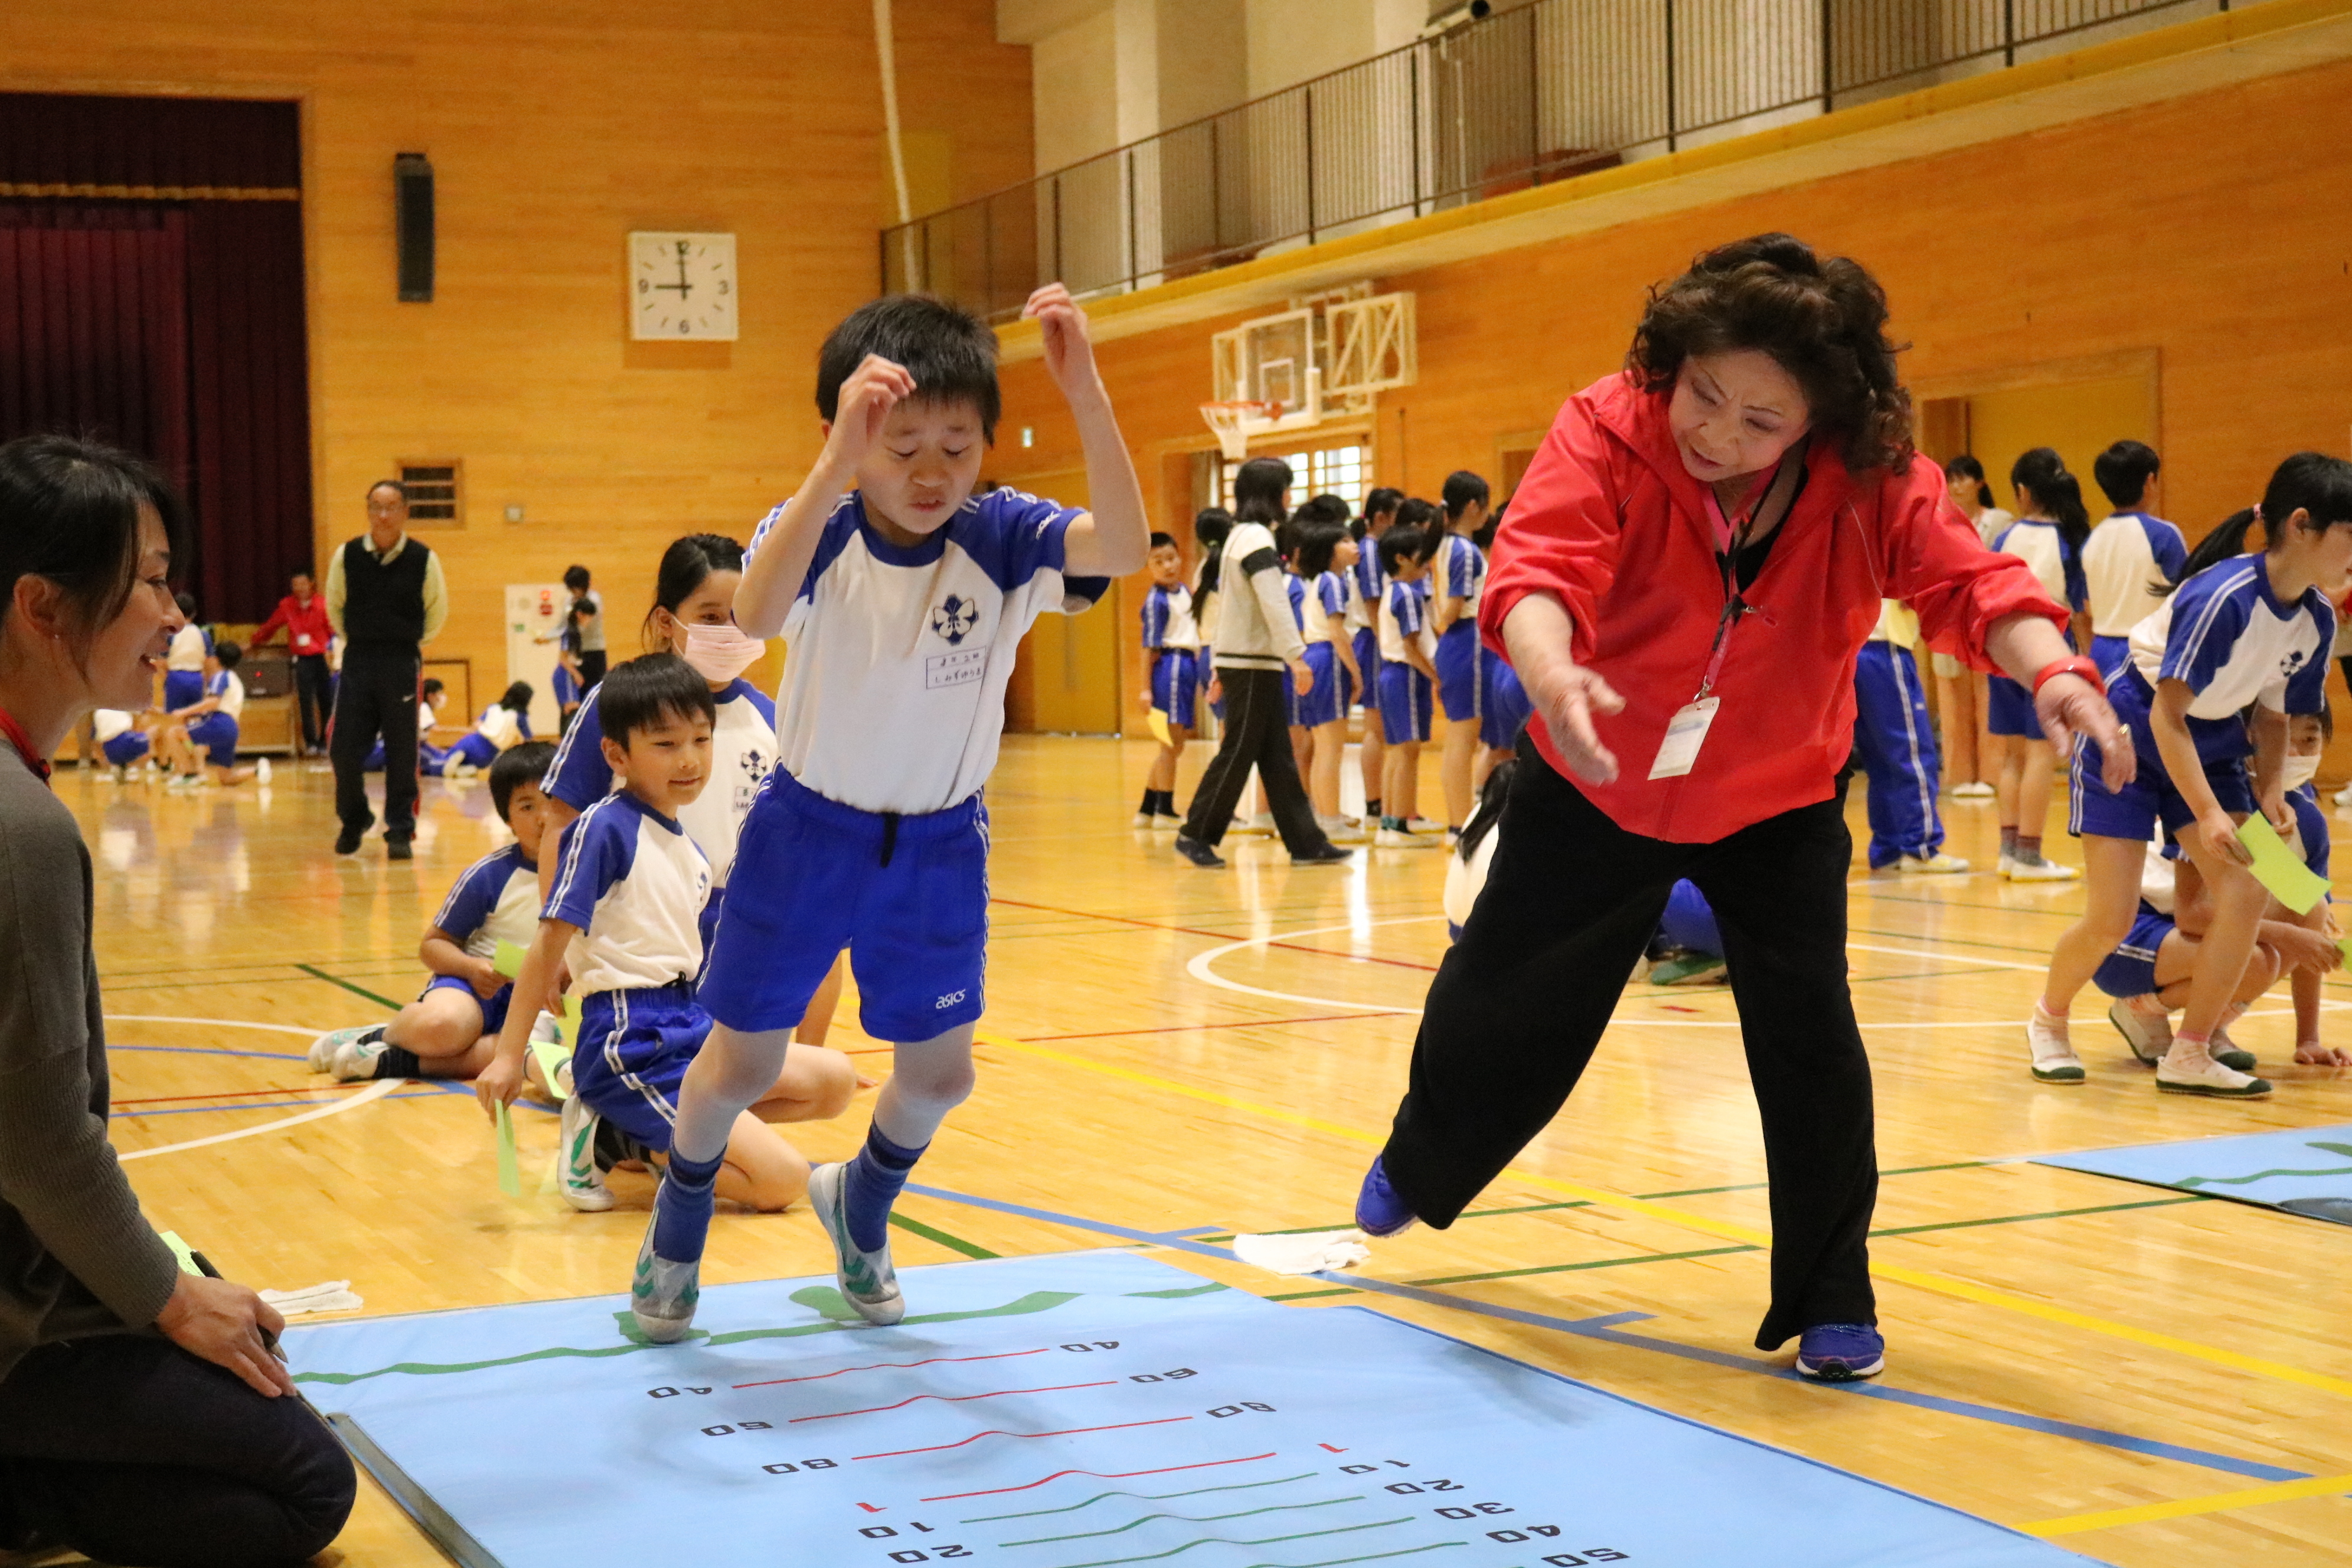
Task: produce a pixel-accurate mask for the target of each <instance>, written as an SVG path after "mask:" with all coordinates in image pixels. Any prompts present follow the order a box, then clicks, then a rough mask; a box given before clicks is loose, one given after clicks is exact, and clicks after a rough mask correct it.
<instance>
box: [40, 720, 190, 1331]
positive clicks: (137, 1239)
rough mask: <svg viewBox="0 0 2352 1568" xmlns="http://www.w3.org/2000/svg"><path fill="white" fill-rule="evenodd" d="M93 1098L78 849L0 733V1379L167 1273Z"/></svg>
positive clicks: (103, 1104) (96, 1067) (91, 1014)
mask: <svg viewBox="0 0 2352 1568" xmlns="http://www.w3.org/2000/svg"><path fill="white" fill-rule="evenodd" d="M107 1104H108V1086H107V1075H106V1033H105V1026H104V1024H103V1023H102V1022H101V1019H100V1003H99V996H98V961H97V959H96V958H95V957H94V956H93V955H92V953H91V952H90V868H89V848H88V847H86V846H84V845H83V843H82V841H81V829H80V828H79V826H78V825H77V824H76V823H75V822H74V819H73V814H72V813H71V812H69V811H68V810H67V809H66V808H65V806H64V805H63V804H61V803H60V802H59V801H58V798H57V796H55V795H51V794H50V793H49V790H48V787H47V785H46V784H43V783H42V782H41V781H40V780H39V779H38V778H37V777H35V776H34V774H33V772H32V770H31V769H29V768H27V767H26V766H25V765H24V763H23V761H22V760H21V759H20V758H19V757H18V756H17V755H16V752H15V750H14V749H13V748H11V747H10V746H9V744H8V742H6V741H5V740H0V1377H5V1376H6V1375H7V1373H8V1371H9V1369H10V1368H12V1367H14V1366H15V1365H16V1363H17V1361H18V1360H20V1359H21V1358H22V1357H23V1356H24V1354H25V1352H26V1351H28V1350H31V1349H32V1348H33V1347H34V1346H36V1345H42V1344H47V1343H50V1342H54V1341H58V1340H67V1339H76V1338H79V1337H81V1336H83V1335H87V1334H98V1333H121V1332H122V1331H125V1330H127V1329H143V1328H146V1327H147V1326H149V1325H150V1324H152V1322H154V1321H155V1314H156V1313H158V1312H160V1311H162V1310H163V1303H164V1302H165V1301H167V1300H170V1299H171V1295H172V1288H173V1285H174V1284H175V1283H177V1281H178V1278H179V1265H178V1263H177V1262H176V1260H174V1259H173V1257H172V1249H171V1248H170V1247H166V1246H164V1245H163V1238H162V1237H159V1236H157V1235H156V1234H155V1231H154V1228H153V1227H152V1226H150V1225H149V1224H148V1223H147V1221H146V1220H145V1219H144V1218H143V1217H142V1215H140V1212H139V1199H138V1196H137V1194H134V1193H132V1192H131V1183H130V1182H129V1180H128V1179H127V1178H125V1177H124V1175H123V1173H122V1167H121V1164H119V1163H116V1161H115V1158H114V1147H113V1145H112V1144H110V1143H109V1142H107V1138H106V1111H107Z"/></svg>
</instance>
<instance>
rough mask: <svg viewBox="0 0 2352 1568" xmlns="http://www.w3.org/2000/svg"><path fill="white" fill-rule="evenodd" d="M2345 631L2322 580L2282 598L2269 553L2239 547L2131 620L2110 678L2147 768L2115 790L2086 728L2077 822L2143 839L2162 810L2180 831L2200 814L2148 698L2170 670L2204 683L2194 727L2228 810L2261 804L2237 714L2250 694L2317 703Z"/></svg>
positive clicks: (2175, 676) (2264, 699)
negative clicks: (2159, 735) (2166, 754)
mask: <svg viewBox="0 0 2352 1568" xmlns="http://www.w3.org/2000/svg"><path fill="white" fill-rule="evenodd" d="M2335 641H2336V612H2335V610H2334V608H2333V607H2332V606H2330V605H2329V604H2328V602H2327V596H2326V595H2325V594H2322V593H2321V592H2320V591H2319V590H2318V588H2316V587H2313V588H2310V589H2307V590H2305V593H2304V595H2303V597H2301V598H2300V599H2297V600H2296V601H2295V602H2294V603H2293V604H2291V605H2283V604H2281V603H2279V602H2278V600H2277V599H2276V598H2274V597H2273V595H2272V594H2271V585H2270V574H2269V572H2268V571H2267V570H2266V569H2265V567H2264V565H2263V557H2262V556H2259V555H2239V556H2232V557H2231V559H2229V560H2227V561H2221V562H2217V563H2214V564H2213V565H2211V566H2208V567H2207V568H2206V569H2205V570H2204V571H2202V572H2200V573H2198V574H2196V575H2195V576H2193V577H2191V578H2189V580H2188V581H2187V582H2185V583H2183V584H2181V585H2180V586H2179V589H2177V590H2176V591H2175V592H2174V593H2173V594H2172V595H2170V596H2169V597H2168V598H2166V599H2165V600H2163V601H2162V602H2161V603H2160V604H2159V605H2158V606H2157V611H2156V614H2154V615H2152V616H2148V617H2147V619H2146V620H2144V621H2142V622H2140V624H2139V625H2138V626H2136V627H2134V628H2133V630H2132V635H2131V657H2130V658H2128V659H2127V660H2126V662H2125V664H2124V666H2123V668H2121V669H2120V670H2118V671H2117V672H2116V676H2115V678H2114V679H2111V680H2109V681H2108V683H2107V688H2108V689H2107V700H2108V701H2109V702H2110V703H2112V704H2113V705H2114V707H2115V710H2116V719H2118V720H2119V721H2122V722H2123V723H2124V724H2126V726H2128V727H2129V732H2130V734H2131V738H2132V744H2133V747H2134V749H2135V750H2136V751H2137V753H2138V756H2139V773H2138V776H2137V778H2135V779H2133V781H2132V782H2131V783H2130V784H2126V785H2125V786H2124V787H2123V788H2122V789H2121V790H2120V791H2110V790H2109V789H2108V788H2107V786H2106V783H2105V780H2104V779H2103V778H2101V776H2100V774H2099V766H2098V760H2097V758H2096V757H2095V755H2093V754H2091V752H2089V751H2087V750H2086V747H2087V746H2088V742H2087V741H2085V740H2080V739H2078V740H2077V741H2076V742H2075V743H2074V758H2073V760H2072V763H2071V770H2070V771H2071V773H2072V783H2073V784H2074V808H2073V812H2072V815H2071V819H2070V821H2069V822H2068V824H2067V826H2068V827H2069V829H2070V830H2071V831H2073V832H2074V834H2075V835H2076V836H2077V837H2080V836H2082V835H2084V834H2098V835H2101V836H2103V837H2110V838H2135V839H2145V838H2147V837H2149V835H2150V834H2151V833H2153V832H2154V830H2155V826H2156V824H2157V823H2158V821H2161V822H2162V823H2163V825H2164V828H2165V831H2166V832H2167V833H2178V832H2179V831H2180V829H2181V828H2183V827H2185V826H2188V825H2189V823H2190V822H2191V821H2193V820H2194V816H2193V815H2192V814H2191V813H2190V811H2189V803H2188V802H2187V801H2186V800H2184V799H2183V798H2182V797H2181V795H2180V792H2179V790H2178V789H2176V788H2175V787H2174V786H2173V783H2172V779H2171V776H2170V775H2169V774H2168V773H2166V772H2165V768H2164V759H2163V757H2162V756H2161V755H2159V754H2158V752H2157V749H2156V731H2155V726H2154V724H2153V722H2152V721H2151V720H2150V718H2149V710H2150V708H2151V707H2152V706H2153V705H2154V703H2155V701H2156V685H2157V682H2158V681H2160V680H2179V681H2181V682H2184V683H2185V684H2186V685H2187V686H2188V687H2189V690H2190V691H2192V692H2194V693H2195V696H2194V697H2193V698H2191V700H2190V701H2189V715H2188V721H2189V738H2190V739H2191V740H2192V741H2194V742H2196V745H2197V755H2198V757H2199V759H2200V761H2201V762H2202V763H2204V764H2205V779H2206V782H2207V783H2208V784H2210V785H2211V787H2212V790H2213V795H2214V798H2215V799H2216V800H2218V801H2219V802H2220V803H2221V808H2222V809H2223V810H2224V811H2230V812H2248V813H2250V812H2252V811H2253V810H2254V809H2255V806H2254V792H2253V784H2252V779H2251V778H2250V777H2249V776H2248V773H2247V771H2246V759H2247V758H2248V757H2249V756H2251V755H2252V752H2253V741H2252V737H2251V736H2249V735H2248V734H2247V732H2246V726H2245V724H2244V722H2243V721H2242V720H2241V719H2240V718H2239V714H2240V713H2241V712H2242V710H2244V709H2245V707H2246V706H2247V705H2248V704H2249V703H2260V704H2261V705H2262V706H2263V707H2264V708H2267V709H2269V710H2271V711H2273V712H2274V713H2282V712H2284V713H2316V712H2318V711H2319V709H2320V705H2321V702H2322V701H2323V700H2324V692H2325V689H2326V679H2327V651H2328V649H2329V648H2330V647H2333V646H2334V644H2335Z"/></svg>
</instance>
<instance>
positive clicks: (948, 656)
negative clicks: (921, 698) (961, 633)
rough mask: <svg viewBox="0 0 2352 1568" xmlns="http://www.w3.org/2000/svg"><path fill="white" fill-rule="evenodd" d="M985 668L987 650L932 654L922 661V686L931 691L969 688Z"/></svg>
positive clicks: (960, 649) (978, 649)
mask: <svg viewBox="0 0 2352 1568" xmlns="http://www.w3.org/2000/svg"><path fill="white" fill-rule="evenodd" d="M987 668H988V650H987V649H986V648H984V647H967V648H959V649H957V650H956V651H955V652H953V653H940V654H933V655H932V656H931V657H930V658H927V659H925V660H924V661H923V686H924V689H927V690H931V691H936V690H938V689H940V687H943V686H969V685H971V683H972V682H973V681H975V680H978V679H980V678H981V675H982V672H984V671H985V670H986V669H987Z"/></svg>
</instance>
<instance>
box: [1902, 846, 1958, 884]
mask: <svg viewBox="0 0 2352 1568" xmlns="http://www.w3.org/2000/svg"><path fill="white" fill-rule="evenodd" d="M1895 866H1896V868H1898V869H1900V870H1901V871H1902V873H1903V874H1904V875H1905V876H1906V877H1949V876H1956V875H1958V873H1960V872H1962V871H1965V870H1967V869H1968V868H1969V863H1968V862H1967V861H1966V860H1963V859H1961V858H1959V857H1958V856H1957V855H1947V854H1945V853H1944V852H1943V851H1942V850H1940V849H1939V850H1937V852H1936V853H1935V854H1933V855H1930V856H1927V857H1926V858H1921V857H1919V856H1916V855H1906V856H1905V857H1903V858H1902V859H1900V860H1898V861H1896V862H1895Z"/></svg>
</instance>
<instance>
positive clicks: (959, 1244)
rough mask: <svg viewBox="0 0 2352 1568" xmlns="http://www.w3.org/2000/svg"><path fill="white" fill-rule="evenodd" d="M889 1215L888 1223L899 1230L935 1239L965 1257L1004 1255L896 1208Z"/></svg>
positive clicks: (929, 1239)
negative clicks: (930, 1224)
mask: <svg viewBox="0 0 2352 1568" xmlns="http://www.w3.org/2000/svg"><path fill="white" fill-rule="evenodd" d="M889 1217H890V1223H891V1224H892V1225H895V1226H898V1228H899V1229H900V1230H903V1231H907V1232H908V1233H910V1234H912V1235H915V1236H919V1237H922V1238H923V1239H924V1240H925V1241H936V1242H938V1243H939V1244H940V1246H941V1247H946V1248H948V1249H949V1250H950V1251H952V1252H961V1253H962V1254H963V1255H964V1256H965V1257H966V1258H1002V1257H1003V1256H1004V1254H1003V1253H1001V1252H991V1251H989V1250H988V1248H986V1247H982V1246H981V1245H980V1244H979V1243H978V1242H976V1241H966V1240H965V1239H964V1238H963V1237H960V1236H950V1235H949V1234H948V1233H947V1232H946V1231H943V1230H941V1229H940V1228H939V1227H937V1226H929V1225H925V1224H924V1223H923V1222H922V1221H921V1220H919V1219H909V1218H908V1217H907V1216H906V1215H902V1214H900V1213H899V1212H898V1210H897V1209H892V1210H891V1211H890V1216H889Z"/></svg>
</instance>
